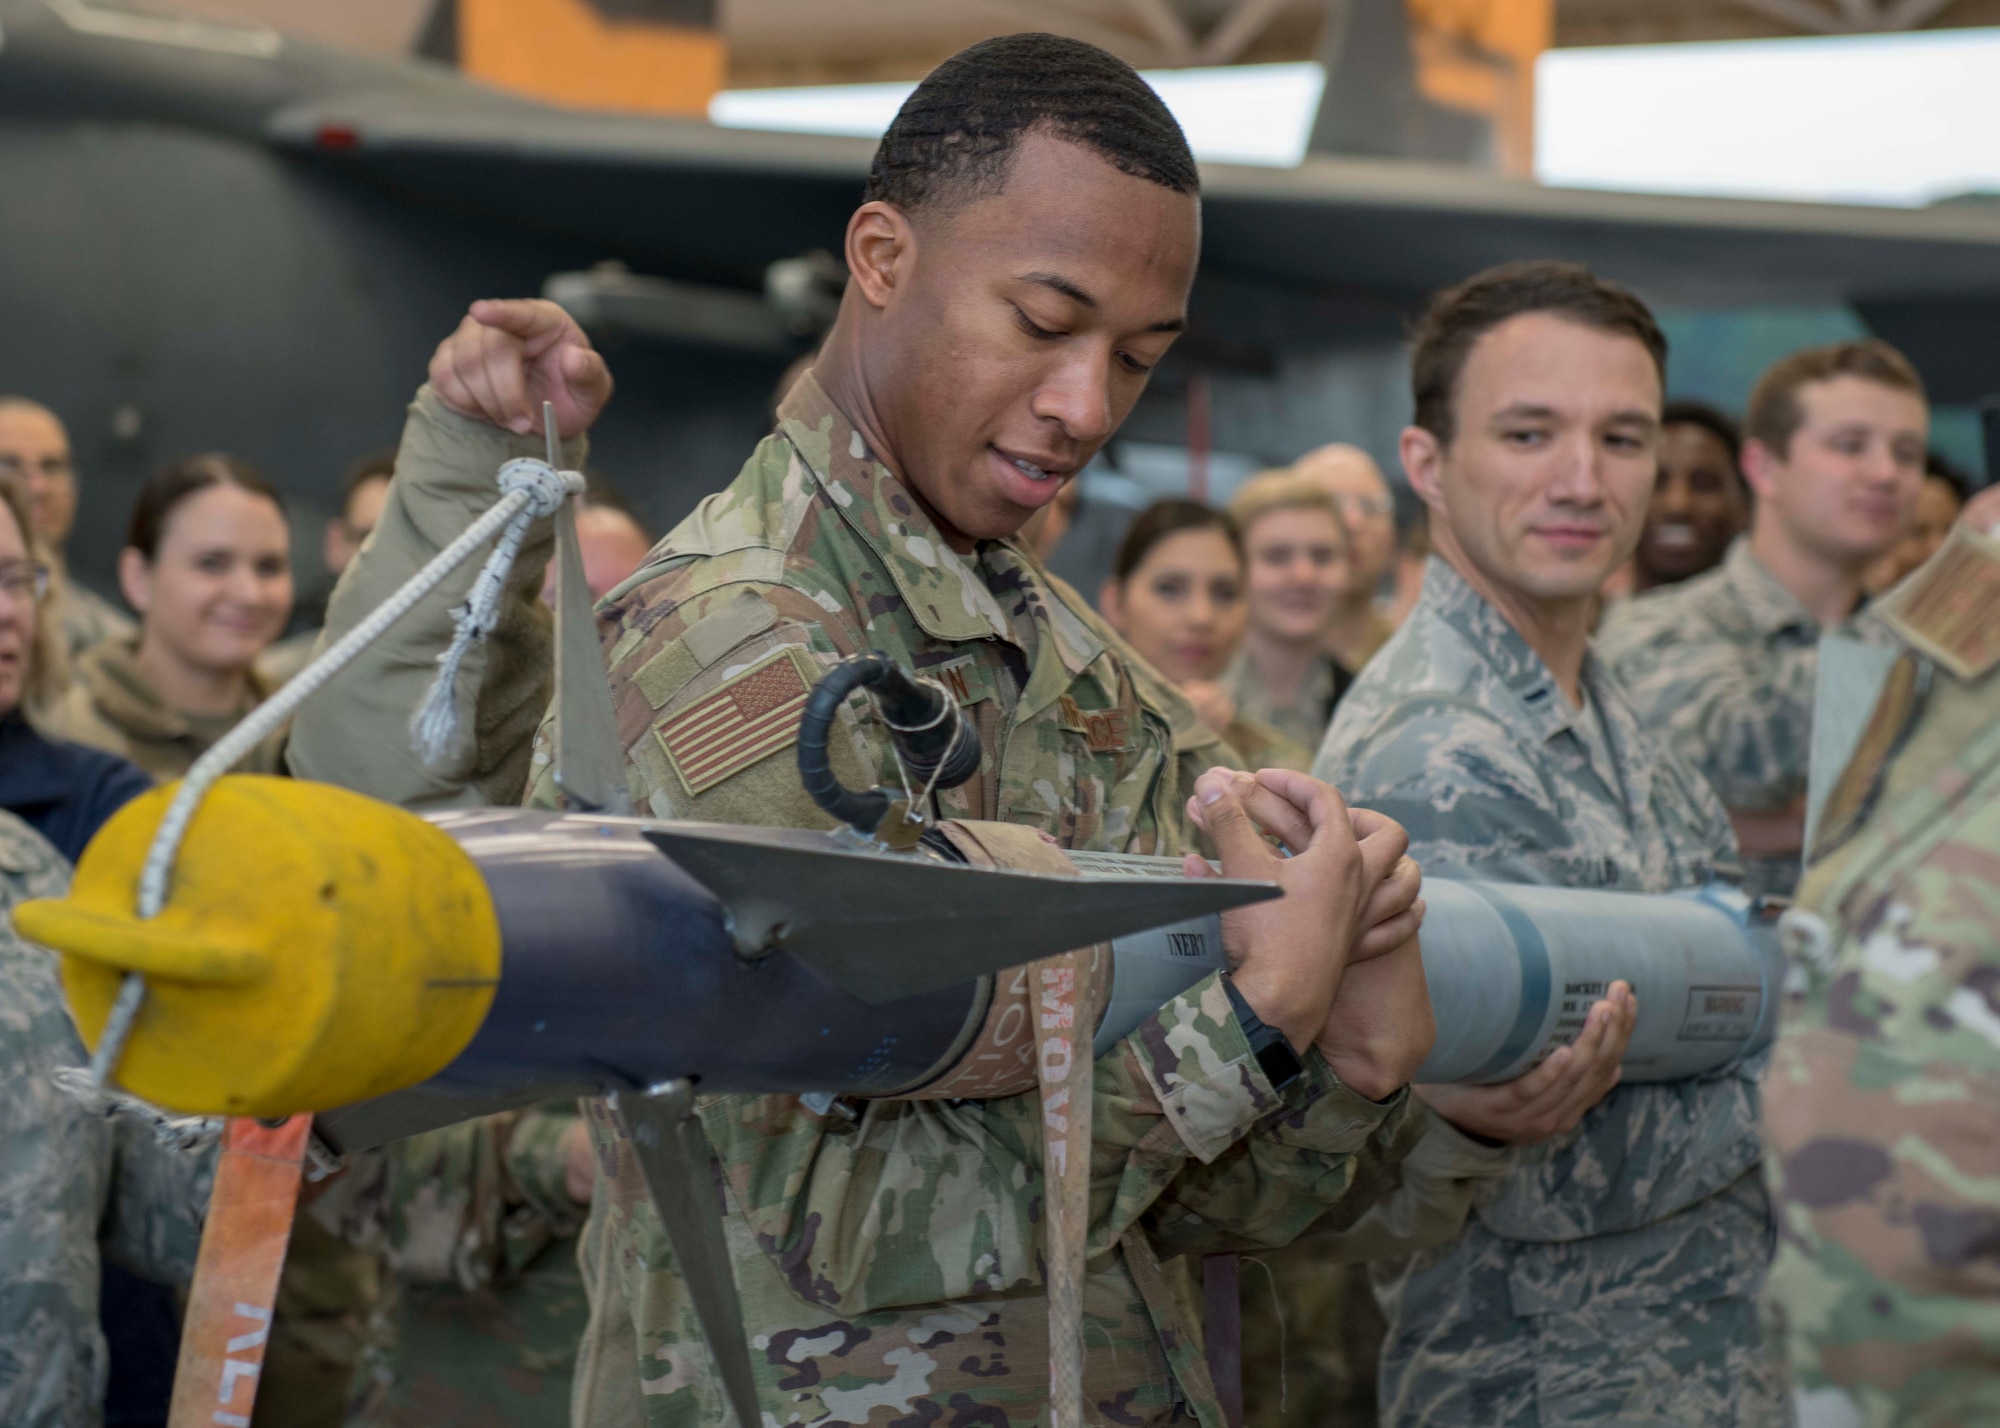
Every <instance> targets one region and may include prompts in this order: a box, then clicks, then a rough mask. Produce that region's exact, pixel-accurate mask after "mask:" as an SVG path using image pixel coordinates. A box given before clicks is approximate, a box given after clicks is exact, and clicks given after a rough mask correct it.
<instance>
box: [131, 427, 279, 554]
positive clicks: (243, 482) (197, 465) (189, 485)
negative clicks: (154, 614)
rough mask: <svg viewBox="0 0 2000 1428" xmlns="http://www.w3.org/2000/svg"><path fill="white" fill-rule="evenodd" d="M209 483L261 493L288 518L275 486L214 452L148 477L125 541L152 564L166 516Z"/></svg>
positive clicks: (240, 463)
mask: <svg viewBox="0 0 2000 1428" xmlns="http://www.w3.org/2000/svg"><path fill="white" fill-rule="evenodd" d="M211 486H235V487H237V488H238V489H240V490H244V491H248V492H249V493H250V494H251V495H253V496H262V497H263V498H264V499H265V500H267V501H269V502H270V503H271V504H272V505H274V506H276V507H277V508H278V514H279V515H280V516H284V517H286V519H287V520H289V516H287V514H286V511H285V498H284V497H283V496H280V495H279V494H278V490H277V487H275V486H273V485H272V484H271V483H270V482H269V481H266V480H265V479H264V478H263V477H262V476H261V475H259V474H258V473H257V471H256V469H255V468H254V467H252V466H251V465H250V464H249V463H248V462H246V461H243V460H241V459H239V458H237V457H234V456H229V455H226V454H224V453H222V452H219V451H213V452H209V453H207V454H205V455H202V456H189V457H186V458H184V459H182V460H180V461H176V462H175V463H174V464H173V465H171V466H167V467H164V468H162V469H161V470H159V471H156V472H154V473H153V474H152V475H151V476H150V477H148V478H147V480H146V484H145V485H143V486H141V487H140V488H139V495H138V497H137V498H136V499H135V500H134V501H133V502H132V519H131V520H130V521H129V522H127V524H126V527H125V544H127V545H128V546H131V547H132V548H133V549H134V550H136V551H138V552H139V554H141V555H143V556H144V557H145V558H146V563H147V564H149V565H150V564H152V562H153V558H154V557H155V556H157V555H158V554H159V553H160V538H161V537H162V536H163V535H165V534H166V530H167V521H168V519H169V518H171V517H172V515H173V513H174V512H175V510H177V509H178V508H179V506H180V504H181V502H183V501H185V500H187V498H188V497H190V496H193V495H197V494H199V493H200V492H203V491H206V490H207V489H208V488H209V487H211Z"/></svg>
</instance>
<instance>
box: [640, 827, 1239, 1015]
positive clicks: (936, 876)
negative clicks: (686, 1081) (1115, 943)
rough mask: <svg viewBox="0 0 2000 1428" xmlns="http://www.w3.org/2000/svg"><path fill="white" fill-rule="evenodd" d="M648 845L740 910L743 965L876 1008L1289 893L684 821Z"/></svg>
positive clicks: (652, 835)
mask: <svg viewBox="0 0 2000 1428" xmlns="http://www.w3.org/2000/svg"><path fill="white" fill-rule="evenodd" d="M645 834H646V837H647V838H648V839H650V840H651V841H652V843H653V845H654V846H655V847H657V848H659V849H660V851H662V852H663V853H665V854H666V855H667V856H668V857H670V858H672V859H673V861H674V862H675V863H676V864H678V865H679V866H680V868H681V869H682V870H683V871H685V872H686V873H687V874H688V875H689V876H690V877H692V878H694V879H695V880H696V881H697V882H699V883H701V884H702V886H704V887H706V888H707V889H708V890H709V891H710V892H712V893H714V894H715V896H716V897H717V898H719V899H720V900H721V901H722V903H723V905H724V906H725V907H727V908H728V909H729V914H730V919H731V922H732V925H733V929H734V932H735V934H736V940H737V946H738V947H739V949H741V950H742V951H743V952H744V953H745V954H746V955H750V956H756V955H761V954H762V953H766V952H770V951H776V950H782V951H786V952H791V953H793V954H794V955H796V956H798V957H800V958H802V959H803V960H804V961H806V962H807V963H808V964H810V965H811V966H813V967H815V968H817V969H819V970H820V971H821V972H823V973H824V974H825V975H826V976H828V977H829V978H831V979H832V980H833V981H834V982H835V983H837V984H838V985H840V986H841V987H843V988H845V989H846V990H847V991H849V992H851V993H853V994H854V995H855V996H857V997H860V998H861V999H862V1000H863V1001H867V1002H872V1003H878V1004H879V1003H882V1002H891V1001H896V1000H899V999H900V998H903V997H910V996H916V995H918V994H920V993H923V992H928V991H934V990H936V989H937V988H940V987H948V986H954V985H956V984H958V983H961V982H969V981H972V980H973V979H975V978H977V977H984V976H988V975H990V974H992V973H994V972H999V971H1002V970H1004V969H1006V968H1008V967H1015V966H1019V965H1021V964H1022V963H1025V962H1032V961H1034V960H1035V959H1036V958H1039V957H1046V956H1052V955H1054V954H1055V953H1058V952H1067V951H1070V950H1071V949H1073V948H1076V947H1088V946H1090V945H1091V944H1092V943H1096V942H1102V941H1105V940H1107V939H1109V938H1112V937H1120V936H1124V935H1126V934H1128V933H1133V932H1141V931H1145V930H1146V929H1148V928H1154V927H1163V926H1166V925H1168V924H1170V923H1175V922H1185V921H1188V920H1190V919H1193V918H1197V917H1204V916H1208V915H1211V914H1214V913H1220V912H1225V911H1227V910H1228V909H1230V908H1232V907H1241V906H1243V905H1244V904H1246V903H1253V902H1262V901H1264V900H1265V899H1267V898H1273V897H1276V896H1278V889H1277V887H1276V886H1275V885H1273V884H1271V883H1259V882H1245V881H1239V880H1234V879H1227V878H1200V879H1197V878H1180V877H1172V878H1146V877H1138V878H1083V877H1050V876H1046V875H1042V874H1037V873H1021V872H1012V871H1009V870H1006V869H998V868H974V867H965V866H961V865H958V864H953V863H944V862H933V861H930V860H927V859H924V858H913V857H897V856H893V855H887V854H881V853H874V852H866V851H861V850H858V849H847V848H842V847H840V846H839V845H838V844H837V843H835V842H834V838H835V837H837V836H838V835H829V834H824V833H808V832H801V831H796V830H786V829H770V828H741V827H735V826H731V825H726V824H713V825H691V824H686V823H680V824H675V825H673V826H672V827H668V828H663V827H659V826H650V827H648V828H646V830H645Z"/></svg>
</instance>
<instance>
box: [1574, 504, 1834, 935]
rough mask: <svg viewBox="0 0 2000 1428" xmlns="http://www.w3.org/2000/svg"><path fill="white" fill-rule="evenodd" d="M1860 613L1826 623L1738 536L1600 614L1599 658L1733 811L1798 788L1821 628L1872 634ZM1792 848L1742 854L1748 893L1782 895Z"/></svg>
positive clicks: (1802, 786)
mask: <svg viewBox="0 0 2000 1428" xmlns="http://www.w3.org/2000/svg"><path fill="white" fill-rule="evenodd" d="M1871 628H1872V627H1871V626H1870V624H1869V622H1868V621H1867V620H1866V618H1865V616H1864V617H1861V618H1859V619H1857V620H1854V621H1849V622H1847V623H1846V624H1843V625H1838V626H1834V627H1832V628H1830V629H1822V628H1821V627H1820V624H1819V622H1818V621H1817V620H1815V619H1813V617H1812V616H1811V615H1810V614H1809V613H1807V611H1806V608H1805V606H1803V605H1801V604H1800V603H1799V601H1798V598H1797V597H1796V596H1794V595H1793V594H1792V593H1791V592H1790V591H1789V590H1787V589H1785V587H1784V586H1782V585H1780V584H1779V583H1778V582H1777V581H1776V580H1775V579H1773V578H1772V576H1771V573H1770V572H1769V571H1767V570H1765V569H1764V567H1763V566H1762V565H1761V564H1760V563H1759V562H1758V560H1757V557H1756V556H1755V555H1754V554H1752V553H1751V550H1750V538H1749V537H1748V536H1738V537H1737V538H1736V541H1735V543H1734V544H1733V545H1731V546H1730V548H1729V554H1728V555H1727V556H1725V557H1724V558H1723V562H1722V564H1721V565H1719V566H1717V567H1716V568H1715V569H1714V570H1711V571H1709V572H1708V573H1707V574H1705V575H1697V576H1695V577H1694V578H1693V579H1692V580H1686V581H1682V582H1681V583H1680V584H1678V585H1666V586H1662V587H1661V588H1659V589H1657V590H1648V591H1647V592H1646V593H1644V594H1643V595H1635V596H1633V597H1632V598H1631V599H1630V600H1625V601H1621V602H1619V603H1618V604H1616V605H1613V606H1612V607H1611V608H1610V609H1609V610H1608V611H1606V612H1605V616H1604V623H1603V625H1602V626H1600V627H1599V629H1598V632H1597V648H1598V654H1599V656H1600V657H1601V658H1602V659H1603V660H1604V662H1605V663H1606V664H1607V665H1608V666H1609V667H1610V668H1611V671H1612V673H1613V674H1614V675H1615V676H1616V678H1617V679H1618V680H1619V682H1620V683H1621V684H1622V685H1623V686H1624V687H1625V689H1626V691H1627V693H1628V694H1629V695H1630V697H1631V700H1632V706H1633V708H1635V709H1636V710H1637V711H1638V713H1639V717H1640V719H1641V720H1642V721H1644V723H1645V724H1646V726H1647V728H1648V729H1650V730H1652V731H1653V732H1654V733H1655V734H1656V735H1657V736H1659V738H1660V739H1661V740H1662V741H1663V742H1665V743H1667V744H1668V745H1670V746H1671V747H1672V748H1673V750H1674V751H1675V752H1676V753H1677V754H1679V755H1680V756H1681V757H1682V758H1683V759H1685V760H1687V762H1689V763H1691V764H1693V765H1694V766H1695V767H1696V768H1697V769H1699V770H1700V771H1701V773H1702V775H1703V776H1704V777H1705V778H1707V780H1708V782H1709V785H1710V787H1712V788H1713V789H1714V790H1715V792H1716V794H1717V796H1718V797H1720V798H1721V799H1722V802H1723V805H1724V806H1725V807H1727V808H1729V809H1731V810H1738V809H1741V810H1745V811H1750V812H1767V811H1771V810H1775V809H1781V808H1784V807H1786V806H1787V805H1790V804H1794V803H1796V802H1797V801H1799V800H1800V799H1803V798H1804V796H1805V790H1806V761H1807V760H1806V756H1807V753H1808V751H1809V750H1810V748H1811V746H1812V721H1813V686H1814V682H1815V680H1816V679H1817V678H1818V675H1819V641H1820V637H1821V636H1822V635H1840V636H1845V637H1847V638H1850V639H1853V638H1869V637H1872V636H1871V634H1870V631H1871ZM1798 878H1799V860H1798V857H1797V855H1796V854H1792V853H1781V854H1776V855H1772V856H1767V857H1763V858H1747V857H1746V858H1745V860H1744V882H1745V886H1746V888H1747V889H1748V890H1749V891H1750V892H1752V893H1770V894H1774V895H1776V896H1779V897H1789V896H1790V895H1791V892H1792V889H1793V888H1794V887H1795V886H1796V885H1797V883H1798Z"/></svg>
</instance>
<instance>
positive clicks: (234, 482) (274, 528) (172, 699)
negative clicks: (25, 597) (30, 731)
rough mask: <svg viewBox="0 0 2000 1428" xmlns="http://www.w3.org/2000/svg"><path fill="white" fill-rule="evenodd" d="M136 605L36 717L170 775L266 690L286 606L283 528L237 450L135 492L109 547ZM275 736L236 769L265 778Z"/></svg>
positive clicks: (159, 775)
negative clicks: (115, 635) (126, 519)
mask: <svg viewBox="0 0 2000 1428" xmlns="http://www.w3.org/2000/svg"><path fill="white" fill-rule="evenodd" d="M118 583H119V586H120V588H121V589H122V590H123V592H124V595H125V599H126V601H127V602H128V603H129V604H130V605H131V606H132V608H133V609H135V610H137V611H138V612H139V633H138V636H137V637H136V638H132V639H112V640H106V641H105V642H104V643H102V644H99V645H97V646H95V647H93V648H91V649H89V650H86V651H85V652H84V653H83V655H82V656H81V657H80V658H79V659H78V660H77V668H76V682H75V683H74V684H73V685H72V686H71V687H70V689H69V691H68V693H67V694H66V695H64V696H63V698H62V699H61V700H60V701H59V702H58V703H57V704H56V705H55V706H54V708H53V709H52V710H51V712H50V714H49V716H48V717H47V719H45V720H44V721H43V722H44V724H45V725H46V727H47V728H48V729H49V730H50V731H51V732H53V733H56V734H59V735H61V736H62V737H64V738H68V739H74V740H76V741H77V742H78V743H83V744H90V745H94V746H95V747H97V748H100V749H107V750H109V751H110V752H112V753H115V754H120V755H123V756H124V757H125V758H128V759H130V760H131V761H132V762H133V763H135V764H137V765H139V767H140V768H142V769H144V770H145V771H146V772H147V773H148V774H151V775H152V776H153V777H154V778H155V779H160V780H166V779H170V778H178V777H179V776H180V775H182V774H184V773H186V772H187V771H188V767H189V765H191V764H193V763H194V761H195V760H196V759H197V758H199V757H201V755H202V754H203V753H204V752H205V751H206V750H207V749H208V747H209V745H211V744H213V743H214V742H215V741H216V740H217V739H220V738H221V737H222V736H223V735H224V734H225V733H227V732H228V731H229V729H230V728H231V727H232V726H233V725H234V724H235V723H236V722H237V721H238V720H240V719H241V718H242V717H243V716H244V715H245V714H248V713H249V712H250V711H251V710H252V709H254V708H256V707H257V705H258V704H260V703H261V702H262V701H263V699H264V696H265V695H266V694H267V693H268V692H269V691H268V690H266V689H265V687H264V684H263V682H262V681H261V680H260V679H259V677H258V676H257V673H256V671H255V669H254V667H253V666H254V663H255V661H256V659H257V656H258V655H259V654H261V653H262V652H263V650H264V648H265V646H267V645H269V644H270V643H271V642H272V641H273V640H275V639H276V638H277V637H278V635H279V634H280V632H282V631H283V630H284V628H285V621H286V619H287V618H288V617H289V616H290V614H291V609H292V563H291V529H290V526H289V524H288V522H287V520H286V517H285V508H284V503H283V502H282V501H281V500H280V498H279V496H278V493H277V492H276V491H275V490H274V489H272V487H271V485H270V483H269V482H268V481H266V480H265V479H264V478H263V477H262V476H260V475H258V474H257V473H256V472H255V471H253V470H252V469H251V468H250V467H249V466H247V465H245V464H244V463H243V462H241V461H239V460H237V459H236V458H235V457H233V456H223V455H205V456H191V457H189V458H187V459H186V460H184V461H179V462H176V463H175V464H174V465H172V466H169V467H167V468H166V469H165V470H163V471H161V472H159V473H158V474H157V475H155V476H154V477H153V478H152V479H151V480H149V481H148V482H147V483H146V484H145V485H144V486H143V487H141V488H140V490H139V497H138V500H137V502H136V503H135V504H134V505H133V508H132V519H131V522H130V525H129V526H128V528H127V533H126V537H125V548H124V550H122V551H120V552H119V555H118ZM280 743H281V740H280V739H279V738H276V737H274V738H272V739H270V740H267V741H266V743H265V744H264V745H263V746H262V747H260V748H258V749H255V750H253V751H252V752H251V753H250V754H249V755H248V756H247V757H246V758H244V759H243V760H242V762H240V763H239V764H238V765H237V769H238V771H239V772H243V773H275V772H277V771H278V752H279V748H280Z"/></svg>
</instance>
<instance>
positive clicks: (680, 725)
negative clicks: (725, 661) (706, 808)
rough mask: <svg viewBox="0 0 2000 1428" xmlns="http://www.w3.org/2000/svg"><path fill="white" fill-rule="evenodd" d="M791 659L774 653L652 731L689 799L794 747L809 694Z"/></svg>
mask: <svg viewBox="0 0 2000 1428" xmlns="http://www.w3.org/2000/svg"><path fill="white" fill-rule="evenodd" d="M792 653H793V652H792V651H791V650H789V649H781V650H778V651H775V652H774V653H772V654H771V655H770V656H768V657H767V658H765V659H763V660H760V661H758V662H757V663H756V664H754V665H752V666H750V668H748V669H746V670H744V671H743V672H742V673H741V674H739V675H736V676H734V677H733V678H731V679H729V680H727V681H725V682H724V683H722V684H721V685H719V686H717V687H716V688H715V689H713V690H711V691H710V692H709V693H707V694H704V695H703V696H702V697H701V698H699V699H697V700H696V701H695V702H694V703H692V704H690V705H688V706H687V708H685V709H680V710H677V711H675V712H674V713H673V714H672V715H670V716H669V717H668V718H666V719H665V720H663V721H662V722H661V723H660V724H659V726H658V727H657V728H655V729H654V731H653V732H654V734H655V735H656V736H657V737H658V739H659V741H660V746H661V747H662V748H663V749H665V750H666V751H667V758H668V759H669V760H671V761H672V763H673V766H674V772H675V773H677V774H679V775H680V780H681V783H682V784H683V785H685V786H686V788H687V791H688V793H689V795H690V796H693V795H696V794H701V793H705V792H707V791H708V790H709V789H711V788H714V787H715V786H716V785H717V784H719V783H722V782H724V781H726V780H728V779H731V778H734V777H735V776H736V775H737V774H739V773H741V772H743V770H745V769H747V768H749V767H750V765H752V764H754V763H756V762H757V761H758V760H759V759H763V758H768V757H770V756H771V755H772V754H775V753H777V752H778V751H779V750H780V749H787V748H790V747H791V746H792V745H793V744H796V743H797V742H798V740H799V715H801V714H803V713H804V712H805V707H806V695H807V694H809V693H810V692H811V690H810V689H809V688H808V687H807V684H806V677H805V675H804V674H802V673H801V672H800V671H799V667H798V665H797V664H796V663H794V662H793V658H792Z"/></svg>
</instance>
